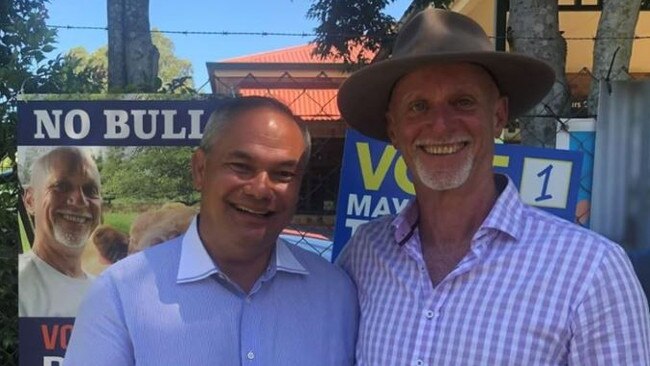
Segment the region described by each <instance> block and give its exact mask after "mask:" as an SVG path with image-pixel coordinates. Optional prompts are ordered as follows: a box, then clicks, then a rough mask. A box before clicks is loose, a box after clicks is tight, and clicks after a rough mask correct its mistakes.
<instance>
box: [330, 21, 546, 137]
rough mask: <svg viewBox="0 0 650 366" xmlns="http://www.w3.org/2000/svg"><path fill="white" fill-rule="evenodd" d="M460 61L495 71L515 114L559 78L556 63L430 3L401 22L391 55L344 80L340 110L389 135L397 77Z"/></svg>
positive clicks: (372, 132)
mask: <svg viewBox="0 0 650 366" xmlns="http://www.w3.org/2000/svg"><path fill="white" fill-rule="evenodd" d="M458 62H468V63H472V64H477V65H480V66H482V67H483V68H485V69H486V70H487V71H488V72H489V73H490V74H491V76H492V78H493V79H494V81H495V82H496V84H497V87H498V88H499V90H500V92H501V94H503V95H505V96H507V97H508V106H509V114H510V117H511V118H512V117H516V116H519V115H521V114H523V113H525V112H526V111H528V110H529V109H530V108H532V107H533V106H535V105H536V104H537V103H538V102H539V101H540V100H541V99H542V98H543V97H544V96H545V95H546V94H547V93H548V91H549V90H550V89H551V87H552V86H553V83H554V81H555V73H554V72H553V69H552V68H551V67H550V66H549V65H548V64H546V63H545V62H543V61H540V60H538V59H535V58H532V57H529V56H525V55H522V54H516V53H508V52H500V51H495V50H494V45H493V44H492V43H491V42H490V40H489V38H488V36H487V35H486V34H485V31H483V29H482V28H481V26H480V25H478V24H477V23H476V22H475V21H473V20H472V19H470V18H468V17H466V16H464V15H462V14H459V13H455V12H452V11H448V10H442V9H434V8H427V9H426V10H423V11H421V12H420V13H418V14H416V15H414V16H413V18H412V19H411V20H410V21H409V22H408V23H406V24H405V25H404V26H403V27H402V29H401V31H400V32H399V34H398V36H397V39H396V40H395V46H394V48H393V53H392V56H391V58H389V59H387V60H384V61H380V62H377V63H375V64H370V65H368V66H366V67H364V68H362V69H361V70H359V71H357V72H356V73H354V74H352V75H351V76H350V77H349V78H348V79H347V80H346V81H345V82H344V83H343V85H341V88H340V89H339V92H338V97H337V101H338V106H339V110H340V112H341V115H342V116H343V119H344V120H345V121H346V122H347V123H348V124H349V125H350V126H352V127H353V128H355V129H357V130H358V131H359V132H361V133H363V134H364V135H367V136H370V137H374V138H376V139H379V140H384V141H390V139H389V137H388V133H387V131H386V116H385V114H386V111H387V110H388V103H389V99H390V94H391V91H392V89H393V87H394V85H395V83H396V82H397V81H398V80H399V79H400V78H402V77H403V76H404V75H406V74H408V73H409V72H411V71H414V70H415V69H417V68H418V67H421V66H425V65H431V64H436V63H458Z"/></svg>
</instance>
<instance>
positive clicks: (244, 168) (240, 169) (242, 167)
mask: <svg viewBox="0 0 650 366" xmlns="http://www.w3.org/2000/svg"><path fill="white" fill-rule="evenodd" d="M228 167H230V169H232V170H233V171H234V172H236V173H245V172H248V171H250V168H249V166H248V165H246V164H242V163H229V164H228Z"/></svg>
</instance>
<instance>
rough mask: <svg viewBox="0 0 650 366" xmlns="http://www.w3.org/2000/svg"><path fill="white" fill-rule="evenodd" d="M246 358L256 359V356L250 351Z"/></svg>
mask: <svg viewBox="0 0 650 366" xmlns="http://www.w3.org/2000/svg"><path fill="white" fill-rule="evenodd" d="M246 358H248V359H249V360H252V359H254V358H255V354H254V353H253V351H248V353H247V354H246Z"/></svg>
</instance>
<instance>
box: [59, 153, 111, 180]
mask: <svg viewBox="0 0 650 366" xmlns="http://www.w3.org/2000/svg"><path fill="white" fill-rule="evenodd" d="M48 173H49V174H48V176H49V178H50V179H53V178H59V179H61V178H66V177H84V178H87V179H88V180H92V181H96V182H98V181H99V173H98V172H97V168H96V167H95V164H94V163H93V162H91V161H89V160H88V158H86V157H84V156H81V155H77V154H53V155H52V156H50V157H49V164H48Z"/></svg>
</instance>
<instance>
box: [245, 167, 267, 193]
mask: <svg viewBox="0 0 650 366" xmlns="http://www.w3.org/2000/svg"><path fill="white" fill-rule="evenodd" d="M272 184H273V182H271V179H270V177H269V174H268V173H267V172H259V173H257V174H256V175H255V176H254V177H253V178H252V179H251V180H250V181H248V183H247V184H246V185H245V186H244V193H246V194H248V195H250V196H253V197H254V198H256V199H268V198H270V197H271V191H272V187H271V185H272Z"/></svg>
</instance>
